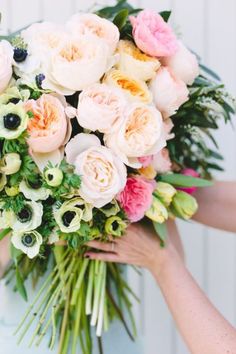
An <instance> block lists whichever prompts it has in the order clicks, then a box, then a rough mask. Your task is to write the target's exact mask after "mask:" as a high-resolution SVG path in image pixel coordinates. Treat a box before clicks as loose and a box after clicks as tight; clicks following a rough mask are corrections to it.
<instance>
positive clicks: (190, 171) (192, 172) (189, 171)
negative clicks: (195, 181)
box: [178, 168, 200, 194]
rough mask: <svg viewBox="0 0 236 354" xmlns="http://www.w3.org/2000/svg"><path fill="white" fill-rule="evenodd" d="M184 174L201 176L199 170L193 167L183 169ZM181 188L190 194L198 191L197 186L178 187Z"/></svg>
mask: <svg viewBox="0 0 236 354" xmlns="http://www.w3.org/2000/svg"><path fill="white" fill-rule="evenodd" d="M182 174H183V175H184V176H191V177H196V178H199V177H200V175H199V173H198V172H197V171H195V170H193V169H192V168H185V169H184V170H183V171H182ZM178 189H179V190H181V191H184V192H186V193H188V194H193V193H194V192H196V190H197V187H189V188H178Z"/></svg>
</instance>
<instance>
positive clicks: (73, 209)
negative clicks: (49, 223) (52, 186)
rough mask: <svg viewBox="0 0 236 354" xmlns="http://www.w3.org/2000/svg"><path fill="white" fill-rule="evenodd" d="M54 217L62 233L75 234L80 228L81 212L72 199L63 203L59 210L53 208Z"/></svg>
mask: <svg viewBox="0 0 236 354" xmlns="http://www.w3.org/2000/svg"><path fill="white" fill-rule="evenodd" d="M54 217H55V220H56V223H57V225H58V227H59V228H60V230H61V231H62V232H65V233H70V232H76V231H78V230H79V229H80V226H81V221H82V217H83V210H82V209H81V208H78V207H77V206H76V205H75V203H74V201H73V199H72V200H69V201H66V202H64V203H63V204H62V205H61V207H60V208H59V209H57V208H54Z"/></svg>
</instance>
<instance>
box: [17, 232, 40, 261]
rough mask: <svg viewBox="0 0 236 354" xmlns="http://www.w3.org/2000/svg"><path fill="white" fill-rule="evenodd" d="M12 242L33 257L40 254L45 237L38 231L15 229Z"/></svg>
mask: <svg viewBox="0 0 236 354" xmlns="http://www.w3.org/2000/svg"><path fill="white" fill-rule="evenodd" d="M11 242H12V244H13V246H14V247H15V248H17V249H19V250H21V251H22V252H23V253H25V254H27V256H28V257H29V258H31V259H32V258H34V257H35V256H37V255H38V254H39V250H40V246H41V244H42V243H43V238H42V236H41V235H40V233H38V232H37V231H25V232H23V231H13V233H12V238H11Z"/></svg>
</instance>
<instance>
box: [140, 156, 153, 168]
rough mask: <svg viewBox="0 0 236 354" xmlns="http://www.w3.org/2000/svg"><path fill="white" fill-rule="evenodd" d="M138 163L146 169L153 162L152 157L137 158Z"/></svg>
mask: <svg viewBox="0 0 236 354" xmlns="http://www.w3.org/2000/svg"><path fill="white" fill-rule="evenodd" d="M138 160H139V162H140V163H141V164H142V167H144V168H145V167H148V166H149V165H150V164H151V162H152V161H153V155H150V156H142V157H139V158H138Z"/></svg>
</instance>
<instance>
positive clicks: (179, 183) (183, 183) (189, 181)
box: [158, 173, 212, 187]
mask: <svg viewBox="0 0 236 354" xmlns="http://www.w3.org/2000/svg"><path fill="white" fill-rule="evenodd" d="M158 180H159V181H161V182H166V183H169V184H172V185H173V186H175V187H193V186H194V187H209V186H212V182H211V181H207V180H205V179H202V178H196V177H191V176H184V175H182V174H178V173H171V174H166V175H162V176H158Z"/></svg>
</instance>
